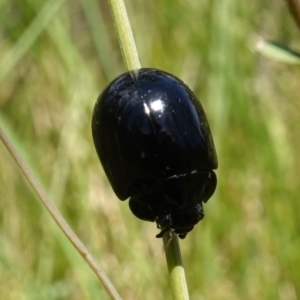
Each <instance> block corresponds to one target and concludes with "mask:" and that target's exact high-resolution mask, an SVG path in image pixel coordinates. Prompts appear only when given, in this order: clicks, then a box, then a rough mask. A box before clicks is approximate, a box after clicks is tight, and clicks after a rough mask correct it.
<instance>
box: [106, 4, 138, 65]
mask: <svg viewBox="0 0 300 300" xmlns="http://www.w3.org/2000/svg"><path fill="white" fill-rule="evenodd" d="M108 2H109V5H110V8H111V13H112V16H113V19H114V23H115V28H116V32H117V35H118V39H119V44H120V48H121V52H122V56H123V61H124V64H125V67H126V69H127V70H128V71H130V70H136V69H140V68H141V64H140V61H139V56H138V52H137V50H136V46H135V42H134V38H133V35H132V30H131V26H130V23H129V20H128V15H127V11H126V8H125V4H124V1H123V0H109V1H108Z"/></svg>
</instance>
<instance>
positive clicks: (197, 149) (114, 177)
mask: <svg viewBox="0 0 300 300" xmlns="http://www.w3.org/2000/svg"><path fill="white" fill-rule="evenodd" d="M92 133H93V139H94V144H95V147H96V150H97V153H98V156H99V158H100V161H101V163H102V165H103V168H104V170H105V172H106V175H107V177H108V179H109V181H110V184H111V186H112V188H113V190H114V191H115V193H116V194H117V196H118V198H119V199H121V200H125V199H127V198H129V197H130V202H129V206H130V209H131V211H132V213H133V214H134V215H135V216H136V217H138V218H140V219H142V220H146V221H152V222H153V221H156V223H157V226H158V228H160V229H161V232H160V233H159V234H158V235H157V237H162V236H163V234H164V233H165V232H166V231H168V230H171V231H172V232H175V233H177V234H178V235H179V237H180V238H185V236H186V235H187V233H188V232H189V231H191V230H192V229H193V227H194V225H195V224H197V223H198V222H199V221H200V220H201V219H202V218H203V217H204V212H203V207H202V202H206V201H207V200H208V199H209V198H210V197H211V196H212V194H213V193H214V191H215V188H216V185H217V178H216V175H215V173H214V171H213V169H217V166H218V162H217V156H216V151H215V147H214V143H213V139H212V136H211V132H210V129H209V125H208V122H207V119H206V116H205V113H204V110H203V108H202V106H201V104H200V102H198V101H197V100H196V97H195V95H194V94H193V92H192V91H191V90H190V88H189V87H188V86H187V85H186V84H185V83H184V82H182V81H181V80H180V79H178V78H176V77H175V76H173V75H171V74H168V73H166V72H164V71H160V70H156V69H148V68H144V69H140V70H136V71H131V72H127V73H125V74H122V75H120V76H119V77H117V78H116V79H115V80H113V81H112V82H111V83H110V84H109V85H108V86H107V88H106V89H105V90H104V91H103V92H102V94H101V95H100V96H99V98H98V99H97V102H96V104H95V108H94V112H93V119H92Z"/></svg>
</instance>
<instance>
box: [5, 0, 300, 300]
mask: <svg viewBox="0 0 300 300" xmlns="http://www.w3.org/2000/svg"><path fill="white" fill-rule="evenodd" d="M126 5H127V9H128V12H129V17H130V20H131V25H132V27H133V33H134V36H135V39H136V43H137V48H138V51H139V57H140V61H141V64H142V66H144V67H155V68H160V69H163V70H165V71H168V72H171V73H173V74H174V75H176V76H178V77H180V78H182V79H183V80H184V81H185V82H186V83H187V84H189V85H190V86H191V87H192V89H193V90H194V91H195V93H196V94H197V95H198V96H199V98H200V99H201V101H202V103H203V106H204V107H205V110H206V113H207V115H208V119H209V121H210V125H211V129H212V132H213V134H214V138H215V142H216V148H217V151H218V156H219V170H218V172H217V173H218V179H219V184H218V188H217V192H216V194H215V195H214V196H213V197H212V198H211V199H210V200H209V202H208V203H207V204H206V205H205V212H206V217H205V219H204V220H203V221H202V222H201V223H199V224H198V225H197V226H196V228H195V229H194V230H193V231H192V232H191V233H190V234H189V235H188V236H187V238H186V239H185V240H184V241H182V242H181V249H182V256H183V260H184V265H185V271H186V276H187V282H188V286H189V292H190V296H191V299H193V300H198V299H209V300H214V299H216V300H220V299H221V300H222V299H224V300H227V299H231V300H234V299H246V300H247V299H249V300H250V299H251V300H252V299H270V300H271V299H272V300H273V299H285V300H286V299H288V300H289V299H290V300H294V299H298V298H300V285H299V283H300V268H299V265H300V250H299V249H300V236H299V232H300V219H299V217H298V212H299V211H300V201H299V199H298V198H299V195H300V190H299V170H300V158H299V152H298V151H299V149H300V139H299V136H300V126H299V121H298V120H299V119H300V102H299V80H300V79H299V78H300V69H299V66H293V65H289V64H283V63H280V62H276V61H272V60H269V59H267V58H265V57H262V56H259V55H258V54H256V53H255V52H254V51H253V48H254V45H255V40H256V39H257V37H258V36H261V37H264V38H268V39H273V40H276V41H278V42H281V43H283V44H287V45H289V46H291V47H292V48H293V49H298V50H299V49H300V38H299V31H298V29H297V27H296V25H295V24H294V21H293V20H292V18H291V17H290V15H289V13H288V9H287V7H286V6H285V2H284V1H276V2H275V1H274V2H272V3H268V5H267V4H265V3H264V1H259V0H254V1H233V0H224V1H208V0H203V1H193V0H187V1H174V0H165V1H129V0H128V1H127V2H126ZM0 22H1V26H0V28H1V29H0V43H1V47H0V123H1V125H3V126H4V128H5V129H6V131H7V132H8V133H9V134H10V136H11V138H12V139H13V140H14V142H15V144H16V146H17V147H18V149H20V152H21V154H22V155H23V156H24V157H25V158H26V160H27V162H28V163H29V164H30V166H31V167H32V169H33V171H34V172H35V174H36V175H37V177H38V179H39V180H40V181H41V182H42V183H43V186H44V188H45V189H46V191H48V194H49V195H50V197H51V199H52V200H53V202H54V203H55V205H56V206H57V207H58V208H59V210H60V211H61V213H62V214H63V215H64V216H65V218H66V220H67V221H68V223H69V224H70V225H71V227H72V228H73V229H74V231H75V232H76V233H77V234H78V235H79V237H80V238H81V239H82V241H83V242H84V243H85V244H86V246H87V247H88V248H89V249H90V251H91V252H92V253H93V254H94V256H95V257H96V258H97V259H98V261H99V262H100V264H101V265H102V266H103V267H104V269H105V270H106V271H107V273H108V275H109V277H110V279H111V280H112V282H113V283H114V284H115V286H116V288H117V289H118V291H119V293H120V294H121V296H122V297H123V298H124V299H154V298H155V299H171V296H170V290H169V286H168V279H169V278H168V270H167V266H166V262H165V257H164V253H163V245H162V240H160V239H156V238H155V234H157V229H156V226H155V224H154V223H148V222H142V221H140V220H138V219H136V218H135V217H134V216H133V215H132V214H131V212H130V210H129V208H128V202H127V201H125V202H121V201H119V200H118V199H117V198H116V197H115V195H114V194H113V192H112V190H111V189H110V186H109V183H108V182H107V180H106V178H105V176H104V173H103V171H102V169H101V165H100V163H99V161H98V158H97V155H96V152H95V150H94V146H93V143H92V138H91V130H90V121H91V113H92V109H93V105H94V103H95V100H96V98H97V96H98V94H99V93H100V92H101V90H102V89H103V88H104V87H105V86H106V84H107V83H108V82H109V81H110V80H112V79H113V78H114V77H116V76H117V75H119V74H120V73H121V72H123V71H125V68H124V66H123V62H122V59H121V53H120V50H119V47H118V44H117V38H116V33H115V31H114V26H113V23H112V20H111V16H110V12H109V7H108V4H107V3H106V1H95V0H84V1H71V2H70V1H69V2H66V1H63V0H51V1H50V0H48V1H38V0H31V1H29V0H25V1H8V0H3V1H1V2H0ZM0 245H1V247H0V295H1V298H3V299H8V300H10V299H21V300H22V299H26V300H27V299H30V300H31V299H47V300H48V299H72V300H73V299H75V300H76V299H108V296H107V294H106V293H105V291H104V289H103V287H102V286H101V285H100V284H99V283H98V281H97V279H96V276H95V275H94V273H93V272H92V271H91V270H90V269H89V267H88V266H87V264H86V263H84V261H83V260H82V258H81V257H80V256H79V255H78V254H77V253H76V251H75V250H74V249H73V248H72V246H71V245H70V243H69V242H68V241H67V240H66V238H65V237H64V236H63V235H62V233H61V232H60V231H59V229H58V228H57V226H56V224H55V223H54V222H53V220H52V219H51V218H50V216H49V214H48V213H47V212H46V211H45V209H44V208H43V207H42V206H41V205H40V203H39V202H38V201H37V199H36V196H35V195H34V193H33V192H32V190H31V188H30V187H29V186H28V184H27V183H26V182H25V180H24V178H23V176H22V175H21V173H20V171H19V170H18V168H17V166H16V164H15V163H14V162H13V160H12V159H11V157H10V156H9V154H8V152H7V151H6V149H5V148H4V146H3V145H2V143H0Z"/></svg>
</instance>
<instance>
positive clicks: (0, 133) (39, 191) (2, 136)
mask: <svg viewBox="0 0 300 300" xmlns="http://www.w3.org/2000/svg"><path fill="white" fill-rule="evenodd" d="M0 140H2V142H3V144H4V145H5V147H6V148H7V150H8V152H9V153H10V154H11V156H12V157H13V159H14V160H15V162H16V163H17V165H18V166H19V168H20V169H21V171H22V173H23V175H24V176H25V178H26V179H27V181H28V182H29V184H30V185H31V187H32V188H33V190H34V191H35V193H36V195H37V196H38V198H39V199H40V200H41V202H42V204H43V205H44V206H45V207H46V209H47V210H48V212H49V213H50V215H51V216H52V217H53V219H54V220H55V222H56V223H57V225H58V226H59V227H60V229H61V230H62V231H63V233H64V234H65V235H66V237H67V238H68V239H69V241H70V242H71V243H72V245H73V246H74V247H75V249H76V250H77V251H78V253H79V254H80V255H81V256H82V257H83V259H84V260H85V261H86V262H87V263H88V265H89V266H90V267H91V269H92V270H93V271H94V273H95V274H96V276H97V277H98V279H99V280H100V282H101V283H102V284H103V286H104V287H105V289H106V291H107V293H108V294H109V295H110V297H111V299H113V300H120V299H121V297H120V296H119V294H118V292H117V291H116V290H115V288H114V286H113V284H112V283H111V282H110V280H109V278H108V277H107V275H106V274H105V272H104V270H103V269H102V268H101V266H100V265H99V264H98V263H97V261H96V260H95V259H94V257H93V256H92V255H91V254H90V253H89V251H88V250H87V248H86V247H85V246H84V244H83V243H82V242H81V241H80V239H79V238H78V237H77V236H76V234H75V233H74V232H73V231H72V229H71V228H70V226H69V225H68V224H67V222H66V221H65V220H64V218H63V217H62V215H61V214H60V213H59V211H58V210H57V209H56V207H55V206H54V205H53V204H52V202H51V201H50V200H49V198H48V196H47V194H46V192H45V191H44V190H43V188H42V187H41V185H40V184H39V182H38V181H37V180H36V178H35V176H34V174H33V173H32V172H31V170H30V169H29V167H28V166H27V164H26V163H25V161H24V160H23V158H22V157H21V156H20V154H19V153H18V151H17V149H16V148H15V147H14V145H13V144H12V142H11V141H10V139H9V137H8V136H7V135H6V133H5V131H4V130H3V129H2V127H1V126H0Z"/></svg>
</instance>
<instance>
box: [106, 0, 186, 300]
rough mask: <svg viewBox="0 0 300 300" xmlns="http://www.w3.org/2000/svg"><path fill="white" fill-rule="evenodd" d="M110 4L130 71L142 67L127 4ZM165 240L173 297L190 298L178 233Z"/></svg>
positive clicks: (178, 299) (114, 0) (111, 1)
mask: <svg viewBox="0 0 300 300" xmlns="http://www.w3.org/2000/svg"><path fill="white" fill-rule="evenodd" d="M109 4H110V7H111V12H112V16H113V19H114V22H115V27H116V31H117V34H118V39H119V43H120V48H121V51H122V56H123V60H124V64H125V66H126V68H127V70H128V71H130V70H136V69H140V68H141V65H140V62H139V58H138V53H137V50H136V46H135V42H134V38H133V35H132V30H131V26H130V23H129V20H128V16H127V12H126V8H125V4H124V2H123V0H109ZM163 241H164V247H165V254H166V259H167V264H168V269H169V274H170V285H171V291H172V296H173V299H174V300H188V299H189V295H188V289H187V284H186V279H185V272H184V268H183V265H182V259H181V252H180V246H179V243H178V237H177V234H174V235H173V237H172V238H171V239H170V236H169V235H168V232H167V233H165V234H164V237H163Z"/></svg>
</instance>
